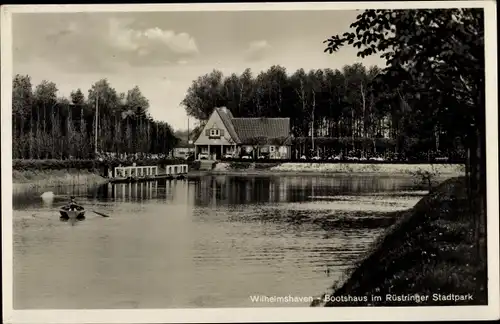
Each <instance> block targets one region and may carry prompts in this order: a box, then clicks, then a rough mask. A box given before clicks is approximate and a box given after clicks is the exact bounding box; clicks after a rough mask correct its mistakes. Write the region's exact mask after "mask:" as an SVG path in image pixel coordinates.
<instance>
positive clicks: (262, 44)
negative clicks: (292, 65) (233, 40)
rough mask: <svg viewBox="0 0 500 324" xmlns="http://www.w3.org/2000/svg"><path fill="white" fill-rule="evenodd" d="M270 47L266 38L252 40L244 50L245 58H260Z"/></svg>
mask: <svg viewBox="0 0 500 324" xmlns="http://www.w3.org/2000/svg"><path fill="white" fill-rule="evenodd" d="M270 49H271V45H269V43H268V42H267V41H266V40H260V41H253V42H251V43H250V44H249V45H248V48H247V50H246V51H245V59H246V60H247V61H251V62H255V61H260V60H262V59H263V58H264V57H265V56H266V55H267V54H268V53H269V52H270Z"/></svg>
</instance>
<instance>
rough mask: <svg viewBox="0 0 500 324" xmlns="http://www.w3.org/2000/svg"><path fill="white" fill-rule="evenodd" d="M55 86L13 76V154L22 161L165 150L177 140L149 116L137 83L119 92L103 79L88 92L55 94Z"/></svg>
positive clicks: (149, 152)
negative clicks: (65, 94)
mask: <svg viewBox="0 0 500 324" xmlns="http://www.w3.org/2000/svg"><path fill="white" fill-rule="evenodd" d="M57 92H58V89H57V86H56V85H55V84H54V83H53V82H48V81H46V80H44V81H42V82H41V83H40V84H39V85H37V86H36V87H35V89H33V86H32V84H31V78H30V77H29V76H28V75H16V76H15V77H14V80H13V89H12V115H13V116H12V120H13V125H12V127H13V157H14V158H24V159H68V158H79V159H90V158H95V157H96V156H95V154H94V152H95V151H96V147H95V145H96V143H95V138H96V134H95V126H96V107H97V111H98V112H99V116H98V118H97V126H98V127H97V128H98V134H97V139H98V141H97V151H98V152H99V153H101V152H108V153H110V152H111V153H114V154H115V155H121V154H128V155H130V154H134V153H139V152H140V153H145V154H146V153H147V154H151V153H156V154H157V153H163V154H168V153H169V152H170V151H171V150H172V149H173V147H175V145H176V144H177V142H178V139H177V138H176V137H175V135H174V134H173V130H172V128H171V127H170V125H168V124H167V123H165V122H159V121H155V120H153V119H152V117H151V116H150V114H149V112H148V108H149V102H148V100H147V98H145V97H144V96H143V95H142V93H141V91H140V89H139V88H138V87H134V88H133V89H131V90H129V91H128V93H127V94H126V95H125V94H119V93H117V91H116V90H115V89H114V88H113V87H112V86H111V85H110V84H109V82H108V81H107V80H106V79H102V80H99V81H97V82H96V83H95V84H93V85H92V87H91V89H89V91H88V99H85V96H84V94H83V92H82V90H81V89H77V90H74V91H72V92H71V94H70V98H69V99H66V98H58V97H57Z"/></svg>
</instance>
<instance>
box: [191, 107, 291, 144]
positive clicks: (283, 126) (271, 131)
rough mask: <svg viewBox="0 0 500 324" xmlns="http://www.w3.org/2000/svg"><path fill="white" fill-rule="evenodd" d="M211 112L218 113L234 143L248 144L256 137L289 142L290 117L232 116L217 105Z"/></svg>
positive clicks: (224, 108)
mask: <svg viewBox="0 0 500 324" xmlns="http://www.w3.org/2000/svg"><path fill="white" fill-rule="evenodd" d="M213 113H217V114H219V117H220V119H221V120H222V122H223V123H224V126H225V127H226V129H227V131H228V133H229V135H230V136H231V138H232V139H233V140H234V142H235V144H250V142H251V141H252V140H253V139H256V138H267V139H268V140H275V139H283V140H285V142H284V143H281V145H289V144H290V118H263V117H258V118H234V117H233V114H232V113H231V111H230V110H229V109H227V108H226V107H217V108H215V109H214V112H213ZM200 135H201V132H200V134H198V137H199V136H200ZM196 140H197V139H196ZM287 143H288V144H287Z"/></svg>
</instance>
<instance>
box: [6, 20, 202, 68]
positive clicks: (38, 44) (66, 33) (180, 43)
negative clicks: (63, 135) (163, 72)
mask: <svg viewBox="0 0 500 324" xmlns="http://www.w3.org/2000/svg"><path fill="white" fill-rule="evenodd" d="M25 18H26V17H21V18H18V17H15V18H14V32H13V37H14V49H15V51H14V60H15V62H21V63H22V62H26V61H30V60H32V59H34V58H42V59H43V60H44V61H47V62H48V63H49V64H52V65H55V66H57V67H58V68H60V69H64V70H66V71H68V72H69V71H73V72H92V71H108V72H109V71H113V70H119V69H122V68H126V67H127V66H129V67H130V66H142V67H147V66H157V65H163V64H165V65H166V64H174V63H175V62H179V61H184V60H186V59H189V58H192V57H193V56H195V55H197V54H198V52H199V51H198V47H197V44H196V41H195V39H194V38H193V37H192V36H191V35H189V34H188V33H185V32H182V31H174V30H164V29H161V28H158V27H152V28H143V29H136V28H133V27H131V26H132V23H134V20H131V19H123V18H116V17H111V16H104V15H103V14H95V15H93V16H90V15H84V14H81V13H80V14H58V15H57V18H55V17H54V16H53V15H52V17H51V16H50V15H49V14H34V15H33V14H32V15H31V17H30V18H31V19H25ZM33 18H34V19H33Z"/></svg>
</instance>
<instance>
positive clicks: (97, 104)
mask: <svg viewBox="0 0 500 324" xmlns="http://www.w3.org/2000/svg"><path fill="white" fill-rule="evenodd" d="M98 124H99V93H98V92H97V91H96V100H95V155H96V157H97V131H98Z"/></svg>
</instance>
